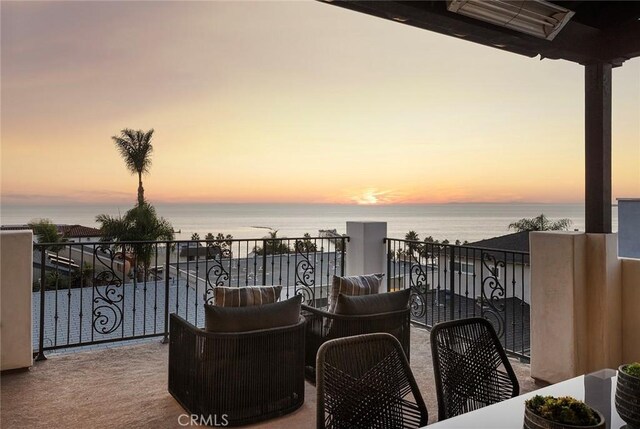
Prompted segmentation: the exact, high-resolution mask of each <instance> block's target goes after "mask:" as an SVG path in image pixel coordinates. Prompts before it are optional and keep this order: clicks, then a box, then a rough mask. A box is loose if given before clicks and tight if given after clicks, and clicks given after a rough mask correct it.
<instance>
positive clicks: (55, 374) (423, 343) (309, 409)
mask: <svg viewBox="0 0 640 429" xmlns="http://www.w3.org/2000/svg"><path fill="white" fill-rule="evenodd" d="M94 347H97V348H99V350H94V351H88V352H83V353H72V354H62V355H55V354H53V355H51V356H50V357H49V358H48V359H47V360H46V361H44V362H37V363H36V365H34V367H33V368H32V369H31V371H28V372H22V373H14V374H7V375H3V376H2V395H1V398H0V399H1V404H2V405H1V406H2V409H1V413H0V415H1V416H2V417H1V420H0V425H1V426H2V427H15V428H22V427H24V428H26V427H45V426H48V427H51V426H52V425H55V426H57V427H157V428H164V427H166V428H173V427H179V424H178V418H179V416H180V415H182V414H185V413H186V412H185V411H184V410H183V409H182V407H180V405H179V404H178V403H177V402H176V401H175V400H174V399H173V397H172V396H171V395H170V394H169V393H168V392H167V350H168V345H166V344H161V343H160V341H159V339H152V340H147V343H145V344H139V345H135V346H127V347H124V346H121V347H114V346H113V345H112V346H111V348H107V347H109V346H107V345H102V346H94ZM100 348H102V349H100ZM431 365H432V364H431V349H430V344H429V333H428V331H427V330H426V329H424V328H421V327H418V326H414V327H413V328H412V331H411V366H412V369H413V373H414V375H415V377H416V380H417V382H418V385H419V387H420V391H421V392H422V395H423V396H424V400H425V402H426V404H427V407H428V410H429V414H430V415H429V418H430V421H435V420H436V419H437V402H436V396H435V387H434V381H433V370H432V367H431ZM512 365H513V367H514V370H515V371H516V374H517V375H518V379H519V381H520V386H521V391H522V392H523V393H524V392H528V391H531V390H534V389H535V388H536V387H537V386H536V385H535V383H534V381H533V379H531V378H530V376H529V365H528V364H524V363H521V362H520V361H519V360H517V359H513V360H512ZM315 404H316V400H315V388H314V386H313V385H311V384H309V383H306V392H305V402H304V405H303V406H302V408H300V409H299V410H298V411H296V412H294V413H293V414H290V415H288V416H284V417H281V418H279V419H274V420H270V421H268V422H265V423H261V424H256V425H253V426H251V427H264V428H280V427H292V428H294V427H295V428H313V427H315V413H316V409H315ZM184 418H185V417H183V419H184Z"/></svg>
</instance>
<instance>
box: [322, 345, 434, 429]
mask: <svg viewBox="0 0 640 429" xmlns="http://www.w3.org/2000/svg"><path fill="white" fill-rule="evenodd" d="M317 371H318V374H317V375H318V376H317V418H316V425H317V427H318V428H319V429H323V428H418V427H421V426H424V425H426V424H427V420H428V414H427V407H426V405H425V403H424V401H423V399H422V395H421V394H420V390H419V389H418V385H417V384H416V381H415V378H414V377H413V373H412V372H411V368H410V367H409V362H408V361H407V358H406V356H405V355H404V351H403V350H402V346H401V345H400V342H399V341H398V340H397V339H396V338H395V337H394V336H392V335H390V334H385V333H378V334H366V335H357V336H353V337H347V338H340V339H336V340H330V341H327V342H326V343H324V344H323V345H322V346H321V347H320V350H319V351H318V359H317Z"/></svg>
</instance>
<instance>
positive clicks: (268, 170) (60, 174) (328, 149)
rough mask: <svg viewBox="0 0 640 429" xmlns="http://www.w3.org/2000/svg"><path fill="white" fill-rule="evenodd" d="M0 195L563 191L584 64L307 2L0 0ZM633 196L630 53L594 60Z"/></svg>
mask: <svg viewBox="0 0 640 429" xmlns="http://www.w3.org/2000/svg"><path fill="white" fill-rule="evenodd" d="M1 7H2V10H1V13H2V22H1V27H2V28H1V55H2V57H1V61H2V75H1V90H2V95H1V103H2V105H1V120H2V128H1V138H2V144H1V153H0V156H1V169H2V173H1V178H2V188H1V191H2V202H3V203H4V204H8V203H20V204H28V203H50V202H57V203H60V202H83V201H86V202H104V201H113V202H123V201H131V203H132V204H133V203H134V201H135V198H136V189H137V182H136V178H135V177H134V176H132V175H130V174H129V173H128V172H127V170H126V169H125V166H124V163H123V162H122V161H121V159H120V158H119V155H118V152H117V151H116V149H115V147H114V145H113V142H112V141H111V139H110V137H111V136H112V135H115V134H117V133H118V132H119V130H120V129H122V128H125V127H129V128H135V129H148V128H154V129H155V136H154V141H153V143H154V147H155V152H154V155H153V166H152V169H151V173H150V174H149V175H148V176H147V177H146V178H145V179H144V183H145V190H146V196H147V197H148V198H149V200H151V201H152V202H182V201H184V202H309V203H375V202H378V203H417V202H425V203H430V202H452V201H465V202H467V201H482V202H486V201H536V202H565V201H566V202H581V201H582V200H583V193H584V80H583V76H584V69H583V67H581V66H579V65H577V64H574V63H569V62H566V61H551V60H543V61H540V60H539V59H531V58H527V57H522V56H517V55H514V54H510V53H506V52H503V51H500V50H498V49H492V48H487V47H484V46H480V45H476V44H473V43H469V42H465V41H462V40H458V39H455V38H452V37H445V36H441V35H438V34H436V33H431V32H428V31H425V30H419V29H416V28H413V27H410V26H406V25H402V24H399V23H395V22H392V21H387V20H382V19H378V18H374V17H371V16H367V15H364V14H359V13H355V12H352V11H348V10H345V9H342V8H338V7H335V6H331V5H328V4H323V3H319V2H315V1H299V2H236V3H231V2H189V3H182V2H122V3H119V2H118V3H116V2H109V3H99V2H89V1H87V2H46V3H38V2H24V3H12V2H5V1H3V2H2V6H1ZM613 157H614V160H613V188H614V189H613V196H614V198H616V197H630V196H636V197H637V196H640V59H638V58H636V59H634V60H631V61H628V62H626V63H625V65H624V66H623V67H621V68H616V69H614V72H613Z"/></svg>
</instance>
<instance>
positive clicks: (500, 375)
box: [431, 318, 520, 420]
mask: <svg viewBox="0 0 640 429" xmlns="http://www.w3.org/2000/svg"><path fill="white" fill-rule="evenodd" d="M431 351H432V357H433V370H434V373H435V379H436V393H437V396H438V420H444V419H447V418H449V417H453V416H457V415H459V414H464V413H466V412H468V411H473V410H476V409H478V408H482V407H484V406H486V405H491V404H495V403H497V402H501V401H504V400H505V399H509V398H512V397H514V396H518V394H519V393H520V385H519V384H518V379H517V378H516V375H515V373H514V372H513V368H512V367H511V364H510V363H509V359H508V358H507V355H506V353H505V352H504V349H503V348H502V345H501V344H500V340H499V339H498V336H497V335H496V331H495V329H494V328H493V325H492V324H491V323H490V322H489V321H487V320H486V319H482V318H469V319H461V320H454V321H451V322H444V323H438V324H437V325H435V326H434V327H433V329H432V330H431Z"/></svg>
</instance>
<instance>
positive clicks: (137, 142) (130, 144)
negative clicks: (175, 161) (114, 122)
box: [111, 128, 153, 206]
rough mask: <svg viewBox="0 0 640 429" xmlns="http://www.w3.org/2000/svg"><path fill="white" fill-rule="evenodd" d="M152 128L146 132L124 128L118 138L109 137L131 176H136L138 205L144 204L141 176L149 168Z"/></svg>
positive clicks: (151, 149) (151, 150)
mask: <svg viewBox="0 0 640 429" xmlns="http://www.w3.org/2000/svg"><path fill="white" fill-rule="evenodd" d="M152 136H153V128H152V129H150V130H149V131H147V132H144V131H142V130H138V131H134V130H132V129H129V128H125V129H124V130H122V131H121V132H120V136H113V137H111V138H112V139H113V141H114V142H115V144H116V147H117V148H118V151H119V152H120V155H121V156H122V159H123V160H124V163H125V165H126V166H127V169H128V170H129V171H130V172H131V174H136V173H137V174H138V205H139V206H142V205H143V204H144V188H143V187H142V175H143V174H145V173H148V172H149V168H150V167H151V152H153V146H152V145H151V137H152Z"/></svg>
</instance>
